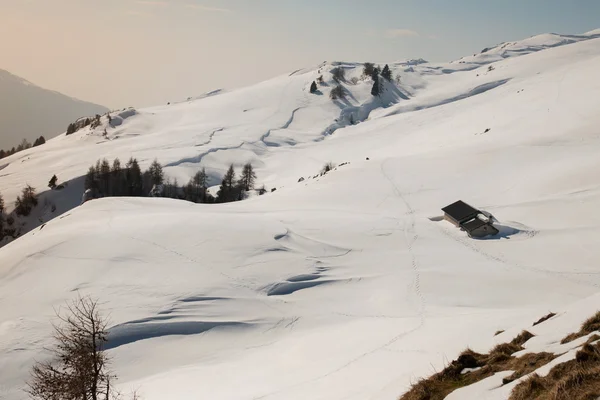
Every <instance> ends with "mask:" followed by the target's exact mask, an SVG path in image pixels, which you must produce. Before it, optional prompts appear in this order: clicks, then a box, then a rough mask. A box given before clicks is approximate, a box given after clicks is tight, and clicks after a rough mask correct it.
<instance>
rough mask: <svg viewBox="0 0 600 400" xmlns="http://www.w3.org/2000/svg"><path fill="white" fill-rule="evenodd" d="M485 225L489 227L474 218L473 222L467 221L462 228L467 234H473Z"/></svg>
mask: <svg viewBox="0 0 600 400" xmlns="http://www.w3.org/2000/svg"><path fill="white" fill-rule="evenodd" d="M484 225H487V223H486V222H484V221H482V220H480V219H479V218H473V219H472V220H470V221H467V222H465V223H463V224H461V225H460V226H461V227H462V228H464V230H465V231H467V232H473V231H474V230H475V229H479V228H481V227H482V226H484Z"/></svg>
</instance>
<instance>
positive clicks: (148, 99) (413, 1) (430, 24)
mask: <svg viewBox="0 0 600 400" xmlns="http://www.w3.org/2000/svg"><path fill="white" fill-rule="evenodd" d="M596 28H600V1H598V0H568V1H565V0H369V1H365V0H299V1H292V0H0V69H6V70H8V71H10V72H12V73H14V74H16V75H19V76H21V77H23V78H25V79H28V80H30V81H32V82H33V83H35V84H37V85H39V86H42V87H45V88H48V89H53V90H57V91H60V92H62V93H64V94H67V95H69V96H74V97H77V98H80V99H82V100H86V101H92V102H96V103H99V104H102V105H105V106H107V107H111V108H118V107H124V106H130V105H131V106H137V107H140V106H150V105H158V104H163V103H166V102H167V101H179V100H184V99H186V98H187V97H190V96H197V95H200V94H202V93H204V92H207V91H210V90H213V89H217V88H234V87H238V86H242V85H247V84H251V83H254V82H258V81H261V80H264V79H268V78H271V77H273V76H276V75H279V74H283V73H288V72H291V71H293V70H295V69H298V68H302V67H308V66H312V65H316V64H318V63H320V62H323V61H325V60H328V61H333V60H345V61H373V62H391V61H397V60H403V59H407V58H425V59H427V60H429V61H450V60H453V59H456V58H459V57H461V56H464V55H469V54H473V53H475V52H479V51H480V50H481V49H483V48H484V47H488V46H491V45H495V44H498V43H500V42H503V41H509V40H517V39H522V38H525V37H528V36H532V35H535V34H538V33H545V32H556V33H584V32H587V31H590V30H592V29H596Z"/></svg>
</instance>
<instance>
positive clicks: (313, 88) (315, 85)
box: [310, 81, 319, 93]
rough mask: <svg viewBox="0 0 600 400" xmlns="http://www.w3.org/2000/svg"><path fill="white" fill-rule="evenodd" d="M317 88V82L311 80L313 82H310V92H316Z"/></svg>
mask: <svg viewBox="0 0 600 400" xmlns="http://www.w3.org/2000/svg"><path fill="white" fill-rule="evenodd" d="M317 90H319V89H318V88H317V82H315V81H313V82H312V83H311V84H310V92H311V93H317Z"/></svg>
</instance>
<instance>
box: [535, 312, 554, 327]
mask: <svg viewBox="0 0 600 400" xmlns="http://www.w3.org/2000/svg"><path fill="white" fill-rule="evenodd" d="M555 315H556V313H553V312H551V313H550V314H548V315H544V316H543V317H542V318H540V319H538V320H537V321H536V322H534V323H533V326H536V325H539V324H541V323H542V322H546V321H548V320H549V319H550V318H552V317H554V316H555Z"/></svg>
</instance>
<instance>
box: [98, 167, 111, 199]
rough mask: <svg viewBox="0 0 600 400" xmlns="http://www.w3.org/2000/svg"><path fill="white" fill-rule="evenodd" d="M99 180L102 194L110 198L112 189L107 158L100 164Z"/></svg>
mask: <svg viewBox="0 0 600 400" xmlns="http://www.w3.org/2000/svg"><path fill="white" fill-rule="evenodd" d="M98 175H99V177H98V179H99V180H100V184H101V186H102V187H101V190H102V194H103V195H104V196H109V195H110V193H109V188H110V164H109V163H108V160H107V159H106V158H104V159H102V162H101V163H100V170H99V171H98Z"/></svg>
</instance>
